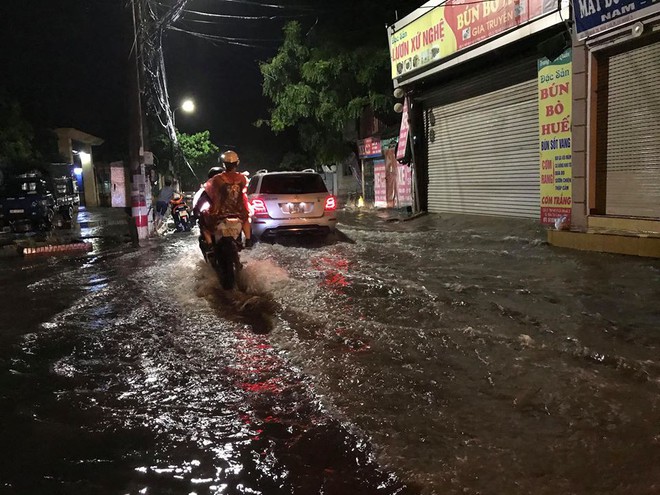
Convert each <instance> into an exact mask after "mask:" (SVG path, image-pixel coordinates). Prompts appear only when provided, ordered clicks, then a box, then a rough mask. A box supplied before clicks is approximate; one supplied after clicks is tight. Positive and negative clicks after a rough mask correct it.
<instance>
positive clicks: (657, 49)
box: [606, 43, 660, 217]
mask: <svg viewBox="0 0 660 495" xmlns="http://www.w3.org/2000/svg"><path fill="white" fill-rule="evenodd" d="M658 81H660V43H654V44H652V45H647V46H644V47H641V48H637V49H635V50H632V51H627V52H624V53H621V54H619V55H614V56H612V57H610V62H609V81H608V99H607V104H608V109H607V115H608V124H607V179H606V180H607V193H606V194H607V198H606V213H607V214H608V215H626V216H639V217H660V84H659V83H658Z"/></svg>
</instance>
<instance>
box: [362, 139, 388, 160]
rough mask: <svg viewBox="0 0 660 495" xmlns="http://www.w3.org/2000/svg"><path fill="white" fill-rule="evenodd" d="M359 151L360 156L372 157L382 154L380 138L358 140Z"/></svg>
mask: <svg viewBox="0 0 660 495" xmlns="http://www.w3.org/2000/svg"><path fill="white" fill-rule="evenodd" d="M358 152H359V156H360V158H372V157H375V156H382V155H383V151H382V149H381V143H380V138H377V137H368V138H366V139H361V140H359V141H358Z"/></svg>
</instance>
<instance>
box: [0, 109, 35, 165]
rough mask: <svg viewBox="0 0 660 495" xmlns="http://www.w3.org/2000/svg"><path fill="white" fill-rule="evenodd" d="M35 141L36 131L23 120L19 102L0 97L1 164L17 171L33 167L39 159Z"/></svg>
mask: <svg viewBox="0 0 660 495" xmlns="http://www.w3.org/2000/svg"><path fill="white" fill-rule="evenodd" d="M33 141H34V131H33V130H32V126H31V125H30V124H29V123H28V122H27V120H25V119H24V118H23V115H22V113H21V108H20V105H19V104H18V102H17V101H15V100H13V99H11V98H9V97H7V96H0V164H3V165H6V166H9V167H12V168H14V169H15V170H16V171H22V170H23V169H28V168H30V167H33V166H34V164H35V163H36V162H37V161H38V158H39V157H38V155H37V153H35V149H34V146H33Z"/></svg>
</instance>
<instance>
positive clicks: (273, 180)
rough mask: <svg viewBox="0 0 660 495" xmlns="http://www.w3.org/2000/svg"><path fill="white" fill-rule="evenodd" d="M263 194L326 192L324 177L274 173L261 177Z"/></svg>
mask: <svg viewBox="0 0 660 495" xmlns="http://www.w3.org/2000/svg"><path fill="white" fill-rule="evenodd" d="M259 192H260V193H261V194H306V193H326V192H328V188H327V187H325V183H324V182H323V178H322V177H321V176H320V175H319V174H310V173H307V172H306V173H301V174H273V175H264V176H263V178H262V179H261V190H260V191H259Z"/></svg>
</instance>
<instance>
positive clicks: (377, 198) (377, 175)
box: [374, 160, 387, 208]
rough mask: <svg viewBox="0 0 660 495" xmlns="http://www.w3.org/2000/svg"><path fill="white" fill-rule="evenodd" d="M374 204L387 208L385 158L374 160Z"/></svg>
mask: <svg viewBox="0 0 660 495" xmlns="http://www.w3.org/2000/svg"><path fill="white" fill-rule="evenodd" d="M374 206H375V207H376V208H387V182H386V177H385V160H378V161H376V162H374Z"/></svg>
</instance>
